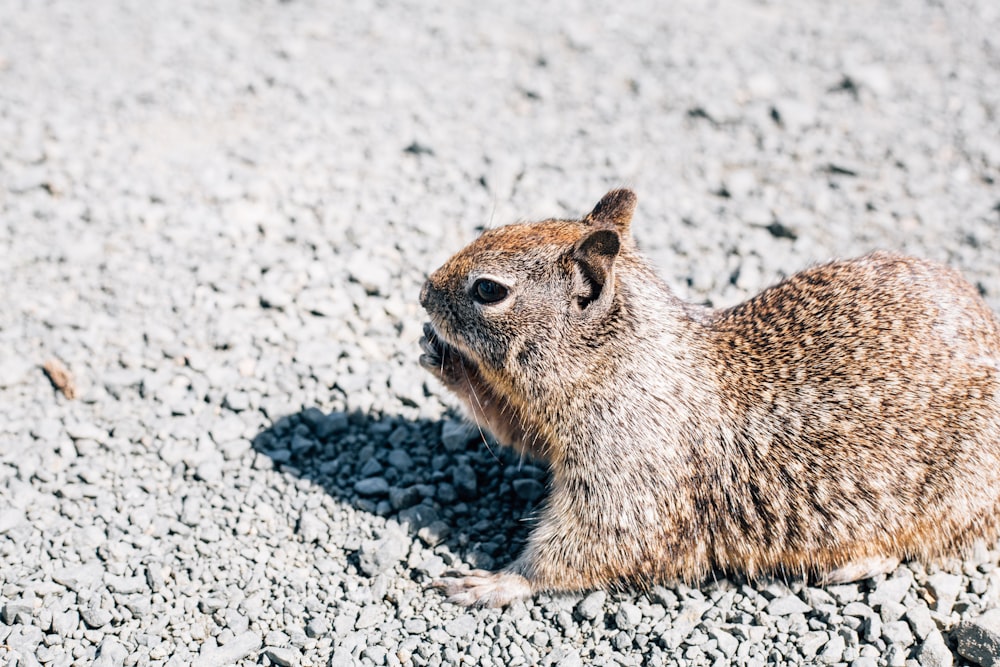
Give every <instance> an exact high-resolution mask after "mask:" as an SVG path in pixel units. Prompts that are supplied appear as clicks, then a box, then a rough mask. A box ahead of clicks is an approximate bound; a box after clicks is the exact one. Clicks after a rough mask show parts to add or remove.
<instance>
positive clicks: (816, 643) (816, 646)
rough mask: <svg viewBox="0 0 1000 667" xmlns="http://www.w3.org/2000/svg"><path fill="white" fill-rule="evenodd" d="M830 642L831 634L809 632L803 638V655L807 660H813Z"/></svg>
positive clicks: (817, 631)
mask: <svg viewBox="0 0 1000 667" xmlns="http://www.w3.org/2000/svg"><path fill="white" fill-rule="evenodd" d="M828 641H830V633H828V632H825V631H823V630H814V631H812V632H807V633H806V634H805V635H803V636H802V639H801V640H800V646H801V647H802V655H804V656H805V657H807V658H811V657H813V656H814V655H816V654H817V653H818V652H819V650H820V649H821V648H823V646H825V645H826V643H827V642H828Z"/></svg>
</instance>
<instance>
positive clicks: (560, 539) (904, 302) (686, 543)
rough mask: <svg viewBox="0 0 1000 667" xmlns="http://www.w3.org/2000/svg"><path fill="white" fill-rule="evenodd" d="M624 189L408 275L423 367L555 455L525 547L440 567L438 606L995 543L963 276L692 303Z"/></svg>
mask: <svg viewBox="0 0 1000 667" xmlns="http://www.w3.org/2000/svg"><path fill="white" fill-rule="evenodd" d="M635 204H636V198H635V195H634V194H633V193H632V192H630V191H629V190H615V191H612V192H609V193H608V194H607V195H606V196H605V197H604V198H603V199H601V201H600V202H599V203H598V204H597V206H596V207H595V208H594V210H593V211H591V212H590V213H589V214H588V215H586V216H585V217H584V218H583V219H582V220H578V221H572V220H545V221H542V222H536V223H530V224H515V225H510V226H507V227H501V228H498V229H491V230H488V231H486V232H484V233H483V234H482V236H480V237H479V238H478V239H477V240H476V241H474V242H473V243H471V244H470V245H469V246H468V247H466V248H465V249H463V250H462V251H460V252H459V253H458V254H456V255H455V256H454V257H452V258H451V259H450V260H448V262H446V263H445V264H444V266H442V267H441V268H440V269H438V270H437V271H435V272H434V273H433V275H431V276H430V278H429V279H428V280H427V282H426V283H425V284H424V287H423V290H422V292H421V295H420V302H421V304H422V305H423V306H424V308H425V309H426V310H427V312H428V314H429V316H430V320H431V323H430V324H428V325H426V326H425V329H424V333H425V336H424V338H423V340H422V341H421V345H422V347H423V350H424V354H423V355H422V356H421V358H420V361H421V364H422V365H423V366H424V367H426V368H427V369H429V370H430V371H431V372H433V373H434V374H435V375H436V376H437V377H438V378H439V379H440V380H441V381H442V382H443V383H444V385H445V386H446V387H447V388H449V389H450V390H452V391H454V392H455V393H456V394H457V395H458V396H459V397H460V398H461V399H462V401H463V403H464V404H465V406H466V407H467V409H468V411H469V412H470V413H471V415H472V417H473V418H474V419H475V421H476V422H478V423H479V425H480V426H482V427H483V428H486V429H489V431H491V432H492V433H493V434H494V435H495V436H496V438H497V439H498V440H499V441H500V442H502V443H505V444H508V445H510V446H512V447H514V448H515V449H516V450H518V451H520V452H522V453H525V454H528V455H530V456H532V457H535V458H537V459H540V460H542V461H545V462H547V463H548V464H549V466H550V468H551V471H552V482H551V491H550V496H549V498H548V500H547V502H546V504H545V505H544V507H543V509H542V510H541V513H540V516H539V517H538V524H537V527H536V528H535V529H534V530H533V532H532V533H531V535H530V537H529V540H528V544H527V546H526V548H525V550H524V553H523V554H522V555H521V556H520V557H519V558H518V559H517V560H516V561H515V562H514V563H513V564H511V565H510V566H509V567H507V568H506V569H504V570H502V571H500V572H497V573H490V572H484V571H477V572H473V573H471V574H470V575H469V576H456V577H451V578H446V579H442V580H439V581H437V582H436V585H437V586H438V587H440V588H443V589H444V590H445V592H446V594H447V595H448V596H449V598H450V599H451V600H452V601H454V602H457V603H460V604H464V605H472V604H478V605H485V606H499V605H505V604H507V603H509V602H511V601H513V600H515V599H519V598H523V597H528V596H530V595H532V594H534V593H536V592H538V591H573V590H584V589H592V588H598V587H605V586H609V585H615V584H633V585H639V586H649V585H652V584H655V583H663V582H670V581H675V580H678V579H679V580H684V581H686V582H689V583H690V582H697V581H698V580H699V579H701V578H703V577H704V576H706V575H707V574H708V573H709V572H711V571H713V570H714V571H720V572H743V573H746V574H747V575H748V576H750V577H754V576H757V575H761V574H781V575H785V576H788V575H792V576H796V577H798V576H802V577H806V578H809V577H813V578H817V579H819V580H820V581H821V582H825V583H832V582H843V581H852V580H856V579H861V578H865V577H868V576H873V575H874V574H877V573H881V572H887V571H890V570H892V569H893V568H895V567H896V566H897V565H898V564H899V562H900V559H909V558H923V559H928V558H935V557H938V556H941V555H944V554H947V553H952V552H959V551H961V550H962V549H963V548H966V547H968V546H969V545H970V544H971V543H972V542H974V541H975V540H976V539H979V538H983V537H986V538H995V537H996V536H997V534H998V531H997V529H998V525H1000V521H998V515H1000V324H998V321H997V319H996V318H995V316H994V315H993V313H992V312H991V311H990V309H989V308H988V306H987V305H986V304H985V303H984V302H983V300H982V299H981V298H980V296H979V294H978V293H977V291H976V290H975V288H973V287H972V286H971V285H970V284H969V283H968V282H966V281H965V280H964V279H963V278H962V277H961V276H960V275H959V274H958V273H957V272H956V271H954V270H951V269H949V268H947V267H945V266H942V265H939V264H936V263H932V262H929V261H924V260H920V259H915V258H912V257H905V256H901V255H896V254H892V253H888V252H875V253H872V254H870V255H866V256H864V257H861V258H858V259H853V260H847V261H834V262H831V263H829V264H824V265H821V266H817V267H814V268H811V269H808V270H806V271H803V272H802V273H799V274H796V275H793V276H792V277H790V278H788V279H786V280H784V281H782V282H780V283H778V284H777V285H775V286H773V287H771V288H769V289H767V290H765V291H764V292H762V293H761V294H759V295H758V296H756V297H754V298H753V299H751V300H749V301H747V302H745V303H742V304H740V305H738V306H735V307H733V308H728V309H724V310H712V309H709V308H705V307H701V306H694V305H690V304H687V303H684V302H682V301H680V300H679V299H678V298H677V297H676V296H675V295H674V294H673V293H672V292H671V291H670V289H669V288H668V287H667V286H666V284H665V283H664V282H663V281H662V280H661V279H660V278H658V277H657V275H656V273H655V272H654V270H653V269H652V268H651V267H650V265H649V264H648V263H647V261H646V260H645V259H644V258H643V257H642V256H641V255H640V254H639V253H638V251H637V249H636V247H635V244H634V242H633V240H632V238H631V236H630V235H629V224H630V222H631V219H632V214H633V211H634V209H635Z"/></svg>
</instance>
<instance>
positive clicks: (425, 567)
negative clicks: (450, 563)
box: [414, 556, 447, 579]
mask: <svg viewBox="0 0 1000 667" xmlns="http://www.w3.org/2000/svg"><path fill="white" fill-rule="evenodd" d="M446 569H447V566H446V565H445V564H444V560H443V559H442V558H441V557H440V556H431V557H430V558H428V559H426V560H424V561H422V562H421V563H420V564H419V565H417V567H416V568H414V570H415V571H416V572H419V573H422V574H424V575H426V576H427V577H428V578H429V579H437V578H438V577H440V576H441V575H442V574H444V571H445V570H446Z"/></svg>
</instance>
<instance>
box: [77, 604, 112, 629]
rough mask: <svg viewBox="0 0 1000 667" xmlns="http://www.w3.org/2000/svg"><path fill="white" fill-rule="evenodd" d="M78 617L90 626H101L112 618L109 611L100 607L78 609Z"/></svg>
mask: <svg viewBox="0 0 1000 667" xmlns="http://www.w3.org/2000/svg"><path fill="white" fill-rule="evenodd" d="M80 618H82V619H83V622H84V623H86V624H87V625H88V626H89V627H91V628H95V629H97V628H103V627H104V626H105V625H107V624H108V623H110V622H111V619H112V618H113V616H112V614H111V612H110V611H108V610H107V609H100V608H92V607H91V608H87V609H82V610H80Z"/></svg>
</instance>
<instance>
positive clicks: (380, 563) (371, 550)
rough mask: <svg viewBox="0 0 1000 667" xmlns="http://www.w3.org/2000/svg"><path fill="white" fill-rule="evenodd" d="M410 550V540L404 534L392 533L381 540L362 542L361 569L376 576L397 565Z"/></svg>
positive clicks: (359, 561)
mask: <svg viewBox="0 0 1000 667" xmlns="http://www.w3.org/2000/svg"><path fill="white" fill-rule="evenodd" d="M407 551H409V541H408V540H407V539H406V538H405V537H404V536H402V535H396V534H390V535H388V536H386V537H384V538H383V539H381V540H379V541H377V542H376V541H374V540H369V541H367V542H364V543H362V545H361V550H360V553H359V555H358V564H359V566H360V567H361V571H362V572H364V573H365V574H366V575H368V576H369V577H374V576H375V575H377V574H381V573H382V572H385V571H386V570H388V569H390V568H392V567H394V566H396V565H397V564H398V563H399V561H401V560H402V559H403V558H404V557H405V556H406V552H407Z"/></svg>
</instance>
